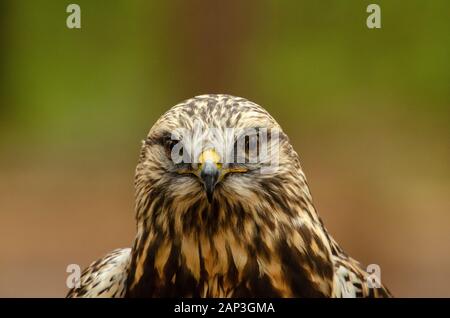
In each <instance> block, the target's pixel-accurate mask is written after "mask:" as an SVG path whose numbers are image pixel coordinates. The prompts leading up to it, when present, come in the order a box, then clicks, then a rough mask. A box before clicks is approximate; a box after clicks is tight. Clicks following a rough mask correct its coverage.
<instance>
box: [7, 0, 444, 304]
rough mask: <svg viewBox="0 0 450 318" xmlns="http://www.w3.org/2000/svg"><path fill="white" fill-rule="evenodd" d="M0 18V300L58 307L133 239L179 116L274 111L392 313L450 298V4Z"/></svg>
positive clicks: (13, 6) (166, 6) (326, 4)
mask: <svg viewBox="0 0 450 318" xmlns="http://www.w3.org/2000/svg"><path fill="white" fill-rule="evenodd" d="M74 2H75V3H77V4H79V5H80V6H81V23H82V29H81V30H70V29H68V28H67V27H66V24H65V21H66V17H67V15H68V14H67V13H66V12H65V11H66V7H67V5H68V4H69V3H71V2H69V1H32V0H17V1H12V0H11V1H6V0H4V1H2V2H1V4H0V45H1V50H0V83H1V85H0V251H1V253H0V296H3V297H19V296H25V297H45V296H53V297H62V296H64V295H65V293H66V291H67V290H66V286H65V280H66V275H67V274H66V272H65V270H66V266H67V265H68V264H71V263H76V264H80V265H81V266H82V267H85V266H86V265H88V264H89V263H90V262H91V261H93V260H95V259H97V258H98V257H101V256H102V255H104V254H105V253H107V252H109V251H111V250H112V249H115V248H118V247H126V246H130V245H131V243H132V241H133V238H134V235H135V228H134V212H133V175H134V166H135V164H136V162H137V157H138V152H139V147H140V140H141V139H142V138H143V137H144V136H145V135H146V133H147V131H148V130H149V129H150V127H151V126H152V124H153V122H154V121H155V120H156V119H157V118H158V117H159V116H160V115H161V114H162V112H164V111H165V110H167V109H168V108H169V107H170V106H172V105H174V104H175V103H177V102H179V101H181V100H183V99H186V98H188V97H192V96H194V95H198V94H203V93H229V94H233V95H238V96H242V97H246V98H248V99H250V100H252V101H255V102H257V103H259V104H261V105H263V106H264V107H266V108H267V109H268V110H269V111H270V112H271V113H272V114H273V115H274V117H275V118H276V119H277V120H278V121H279V122H280V124H281V125H282V127H283V128H284V129H285V130H286V131H287V133H288V134H289V135H290V137H291V139H292V142H293V143H294V146H295V148H296V149H297V151H298V152H299V154H300V156H301V158H302V162H303V166H304V170H305V172H306V174H307V176H308V179H309V183H310V186H311V189H312V192H313V195H314V198H315V202H316V205H317V208H318V210H319V213H320V214H321V216H322V218H323V219H324V221H325V223H326V225H327V227H328V228H329V230H330V232H331V233H332V234H333V236H334V237H335V238H336V239H337V241H338V242H340V244H341V245H342V246H343V247H344V249H345V250H346V251H347V252H348V253H349V254H350V255H352V256H353V257H355V258H357V259H358V260H360V261H361V262H362V263H364V264H370V263H375V264H379V265H380V266H381V271H382V280H383V281H384V282H385V283H386V284H387V285H388V286H389V288H390V289H391V291H392V292H393V293H394V294H395V295H396V296H406V297H415V296H438V297H441V296H446V297H449V296H450V285H449V284H448V281H449V277H450V251H449V248H450V246H449V245H450V199H449V190H450V169H449V162H450V160H449V159H450V147H449V136H450V125H449V117H450V116H449V115H450V87H449V86H450V58H449V57H450V41H449V40H450V32H449V31H450V19H449V12H450V2H448V1H445V0H442V1H440V0H433V1H425V0H420V1H419V0H412V1H408V2H400V1H394V2H392V1H380V0H378V1H376V3H378V4H379V5H380V6H381V10H382V29H380V30H369V29H368V28H367V27H366V24H365V21H366V18H367V16H368V14H367V13H366V7H367V5H368V4H369V3H371V2H372V1H370V2H369V1H338V0H334V1H331V0H329V1H284V2H281V1H256V0H255V1H226V2H222V3H221V4H219V2H215V1H206V0H203V1H200V0H196V1H167V2H163V1H159V2H158V3H156V1H154V2H150V1H114V2H113V1H87V0H83V1H81V0H79V1H74Z"/></svg>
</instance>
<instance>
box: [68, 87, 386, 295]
mask: <svg viewBox="0 0 450 318" xmlns="http://www.w3.org/2000/svg"><path fill="white" fill-rule="evenodd" d="M196 123H197V124H198V123H200V125H201V126H202V127H203V128H208V127H216V128H219V129H220V131H223V130H224V129H225V128H226V127H234V128H253V127H266V128H269V129H278V130H279V131H280V136H279V141H280V143H279V148H278V149H279V150H278V155H279V165H278V169H277V170H276V171H274V172H272V173H268V174H261V173H259V172H258V168H259V166H258V163H253V164H247V165H245V170H242V172H240V171H239V172H237V171H238V170H230V171H231V173H227V174H226V175H225V173H224V176H223V178H221V179H220V182H218V183H217V185H216V186H215V189H214V197H213V199H212V201H211V202H209V201H208V199H207V196H206V194H205V191H204V186H203V184H202V183H201V182H200V181H199V178H198V177H197V176H196V175H193V174H180V173H179V172H180V169H181V168H180V167H178V166H177V165H176V164H174V163H173V162H172V161H171V160H170V157H169V156H168V151H167V149H166V148H167V140H168V139H167V138H168V136H170V133H171V132H173V131H174V130H176V129H177V128H187V129H192V128H193V126H194V125H195V124H196ZM197 138H202V139H211V138H221V136H220V134H219V136H217V135H216V136H211V135H202V136H198V137H197ZM274 154H275V152H272V153H271V155H274ZM269 159H270V158H269ZM135 210H136V221H137V235H136V238H135V241H134V245H133V247H132V249H131V250H130V249H123V250H116V251H115V252H113V253H111V254H109V255H108V256H106V257H105V258H103V259H101V260H100V261H97V262H95V263H93V264H92V265H91V266H90V267H89V268H88V269H87V270H86V271H85V272H84V273H83V275H82V279H81V286H80V288H77V289H73V290H71V291H70V292H69V294H68V297H96V296H100V297H165V296H170V297H173V296H177V297H239V296H243V297H272V296H275V297H386V296H390V293H389V291H388V290H387V289H386V288H385V287H380V288H370V286H369V284H368V281H367V279H368V275H369V274H368V273H366V272H365V271H364V270H363V269H362V268H361V267H360V265H359V264H358V263H357V262H356V261H355V260H353V259H352V258H350V257H348V256H347V255H346V254H345V253H344V252H343V251H342V249H341V248H340V247H339V246H338V245H337V243H336V242H335V241H334V240H333V239H332V238H331V237H330V235H329V234H328V232H327V230H326V229H325V227H324V225H323V223H322V221H321V219H320V218H319V216H318V214H317V212H316V210H315V208H314V205H313V202H312V197H311V194H310V191H309V188H308V184H307V181H306V177H305V175H304V173H303V170H302V168H301V165H300V161H299V157H298V155H297V153H296V152H295V150H294V149H293V148H292V146H291V145H290V143H289V139H288V137H287V136H286V135H285V134H284V133H283V132H282V130H281V128H280V127H279V125H278V124H277V122H276V121H275V120H274V119H273V118H272V117H271V116H270V115H269V114H268V113H267V111H265V110H264V109H263V108H262V107H260V106H258V105H256V104H255V103H252V102H250V101H248V100H246V99H243V98H239V97H233V96H229V95H202V96H198V97H195V98H192V99H189V100H186V101H184V102H182V103H180V104H178V105H176V106H174V107H173V108H171V109H170V110H169V111H168V112H166V113H165V114H164V115H163V116H161V118H160V119H159V120H158V121H157V122H156V123H155V125H154V126H153V127H152V129H151V130H150V132H149V135H148V137H147V139H146V140H145V141H144V142H143V145H142V149H141V154H140V160H139V163H138V165H137V168H136V177H135Z"/></svg>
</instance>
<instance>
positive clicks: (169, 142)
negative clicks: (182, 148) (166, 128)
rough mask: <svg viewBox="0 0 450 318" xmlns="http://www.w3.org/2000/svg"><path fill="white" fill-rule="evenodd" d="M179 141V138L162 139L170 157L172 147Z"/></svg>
mask: <svg viewBox="0 0 450 318" xmlns="http://www.w3.org/2000/svg"><path fill="white" fill-rule="evenodd" d="M178 142H179V140H174V139H171V138H165V140H164V148H165V149H166V153H167V154H168V156H169V157H170V155H171V154H172V150H173V147H175V145H176V144H177V143H178Z"/></svg>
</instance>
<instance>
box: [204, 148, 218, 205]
mask: <svg viewBox="0 0 450 318" xmlns="http://www.w3.org/2000/svg"><path fill="white" fill-rule="evenodd" d="M199 161H200V166H199V169H200V178H201V180H202V181H203V185H204V186H205V191H206V197H207V198H208V202H209V203H211V202H212V199H213V194H214V188H215V187H216V184H217V181H218V180H219V176H220V173H221V172H220V170H221V164H220V163H219V155H218V154H217V153H216V152H215V151H214V150H205V151H204V152H203V153H202V154H201V155H200V160H199Z"/></svg>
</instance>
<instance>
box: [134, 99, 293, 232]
mask: <svg viewBox="0 0 450 318" xmlns="http://www.w3.org/2000/svg"><path fill="white" fill-rule="evenodd" d="M297 164H298V160H297V155H296V154H295V152H294V151H293V150H292V147H291V146H290V145H289V142H288V140H287V137H286V136H285V135H284V133H283V132H282V131H281V129H280V127H279V125H278V124H277V123H276V121H275V120H274V119H273V118H272V117H271V116H270V115H269V114H268V113H267V112H266V111H265V110H264V109H263V108H261V107H260V106H258V105H256V104H254V103H251V102H249V101H247V100H245V99H241V98H236V97H232V96H227V95H203V96H199V97H196V98H193V99H190V100H187V101H185V102H183V103H181V104H178V105H176V106H174V107H173V108H172V109H170V110H169V111H168V112H167V113H165V114H164V115H163V116H162V117H161V118H160V119H159V120H158V121H157V122H156V124H155V125H154V126H153V127H152V129H151V130H150V132H149V135H148V137H147V139H146V140H145V141H144V143H143V147H142V152H141V158H140V162H139V164H138V167H137V170H136V197H137V198H136V199H137V200H136V202H137V205H138V207H137V211H138V216H139V213H146V211H148V210H154V209H155V208H158V209H159V211H167V214H170V215H166V217H168V218H169V219H172V220H180V219H181V220H182V221H181V224H179V226H180V227H184V226H186V224H185V223H186V222H191V223H195V222H196V221H195V220H196V219H197V218H196V217H195V215H197V216H199V217H200V218H202V219H203V221H205V219H208V218H209V217H211V216H214V218H215V221H216V222H220V221H221V218H222V219H223V220H222V221H225V220H227V219H230V218H231V216H230V214H233V213H238V212H236V211H239V210H248V209H246V207H245V205H248V204H253V205H257V204H258V201H260V200H261V199H264V198H266V199H267V200H271V198H270V195H271V191H272V190H273V189H272V185H273V184H275V185H281V183H282V182H283V180H284V179H285V178H286V174H291V173H293V172H294V171H296V170H297V169H298V167H297ZM202 213H203V214H202ZM160 214H162V213H160ZM187 215H189V216H187ZM176 216H181V218H177V217H176ZM154 217H155V219H154V220H153V221H154V222H157V221H158V220H157V216H154ZM166 221H167V218H166ZM160 222H162V223H164V222H165V221H164V220H163V219H161V220H160ZM174 222H176V221H174ZM200 223H201V222H200ZM196 224H197V225H198V224H199V223H198V222H197V223H196Z"/></svg>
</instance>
